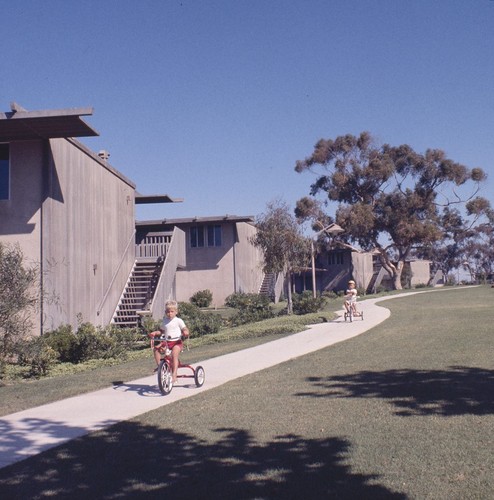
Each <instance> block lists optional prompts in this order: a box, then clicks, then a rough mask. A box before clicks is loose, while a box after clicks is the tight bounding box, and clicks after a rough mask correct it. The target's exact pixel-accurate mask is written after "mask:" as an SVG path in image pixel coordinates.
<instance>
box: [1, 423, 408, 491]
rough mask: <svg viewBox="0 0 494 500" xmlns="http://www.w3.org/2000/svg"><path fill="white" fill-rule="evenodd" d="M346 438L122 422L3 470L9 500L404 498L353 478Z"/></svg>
mask: <svg viewBox="0 0 494 500" xmlns="http://www.w3.org/2000/svg"><path fill="white" fill-rule="evenodd" d="M349 453H350V444H349V442H348V441H346V440H344V439H340V438H335V437H334V438H325V439H304V438H302V437H301V436H297V435H285V436H279V437H277V438H275V439H273V440H271V441H270V442H265V443H258V442H256V441H254V439H253V437H252V436H251V435H250V434H249V433H248V432H246V431H244V430H241V429H233V428H230V429H224V428H223V429H216V430H215V431H214V433H213V439H209V440H208V441H204V440H200V439H197V438H196V437H193V436H191V435H188V434H185V433H179V432H176V431H173V430H171V429H160V428H157V427H154V426H146V425H140V424H139V423H136V422H122V423H120V424H117V425H115V426H114V427H111V428H109V429H108V430H106V431H101V432H99V433H96V434H93V435H91V436H87V437H85V438H81V439H78V440H75V441H71V442H69V443H68V444H66V445H63V446H59V447H58V448H55V449H52V450H50V451H47V452H45V453H43V454H41V455H38V456H36V457H33V458H30V459H28V460H25V461H24V462H21V463H18V464H16V465H12V466H9V467H6V468H4V469H0V493H1V496H2V498H31V499H35V498H44V497H48V496H53V497H55V498H57V499H60V498H70V499H72V500H73V499H78V498H84V499H87V498H108V499H109V498H144V499H145V498H168V499H175V498H185V499H186V498H235V499H247V498H263V499H271V498H283V499H299V498H311V499H319V498H324V499H327V498H335V499H336V498H341V499H350V498H351V499H355V498H366V499H374V498H375V499H405V498H406V496H405V495H404V494H402V493H396V492H393V491H390V490H389V489H387V488H385V487H384V486H382V485H380V484H379V477H378V476H372V475H363V474H354V473H352V471H351V469H350V466H349V465H348V461H349Z"/></svg>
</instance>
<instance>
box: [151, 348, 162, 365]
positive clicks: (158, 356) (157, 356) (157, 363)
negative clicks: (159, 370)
mask: <svg viewBox="0 0 494 500" xmlns="http://www.w3.org/2000/svg"><path fill="white" fill-rule="evenodd" d="M153 354H154V360H155V361H156V366H159V364H160V361H161V354H160V352H159V350H158V349H155V350H154V353H153Z"/></svg>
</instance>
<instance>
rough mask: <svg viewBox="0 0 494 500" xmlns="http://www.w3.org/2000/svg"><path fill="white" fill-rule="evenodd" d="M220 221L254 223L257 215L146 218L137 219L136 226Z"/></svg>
mask: <svg viewBox="0 0 494 500" xmlns="http://www.w3.org/2000/svg"><path fill="white" fill-rule="evenodd" d="M215 222H216V223H220V222H247V223H249V224H254V222H255V217H254V216H253V215H246V216H239V215H218V216H211V217H187V218H181V219H160V220H146V221H137V222H136V226H137V227H139V226H157V225H171V226H180V225H188V224H201V223H215Z"/></svg>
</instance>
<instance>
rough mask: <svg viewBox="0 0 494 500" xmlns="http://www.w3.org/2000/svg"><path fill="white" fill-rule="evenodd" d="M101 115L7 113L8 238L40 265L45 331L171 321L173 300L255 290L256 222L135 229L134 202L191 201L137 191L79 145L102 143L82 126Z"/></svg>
mask: <svg viewBox="0 0 494 500" xmlns="http://www.w3.org/2000/svg"><path fill="white" fill-rule="evenodd" d="M91 114H92V109H90V108H80V109H64V110H47V111H27V110H25V109H23V108H22V107H20V106H19V105H17V104H15V103H14V104H12V105H11V111H10V112H7V113H0V242H2V243H6V244H17V245H19V246H20V248H21V250H22V252H23V254H24V256H25V258H26V260H27V261H28V262H32V263H36V264H37V265H38V266H39V268H40V290H39V293H40V299H41V301H40V304H41V307H40V311H39V312H38V313H36V315H35V316H33V318H32V319H33V324H34V325H35V332H38V333H42V332H44V331H49V330H52V329H54V328H56V327H58V326H60V325H61V324H70V325H72V326H73V327H74V328H76V327H77V325H78V323H79V322H80V321H87V322H90V323H92V324H94V325H98V326H105V325H108V324H109V323H112V322H113V323H118V324H121V325H124V326H133V325H135V324H136V322H137V319H138V317H139V314H141V313H147V314H152V315H153V316H154V317H156V318H159V317H161V316H162V314H163V305H164V301H165V300H166V299H167V298H177V299H179V300H188V298H189V297H190V295H192V294H193V293H194V292H196V291H198V290H200V289H205V288H209V289H211V290H212V291H213V294H214V299H215V301H216V302H218V303H221V301H222V300H224V297H225V296H226V295H228V294H229V293H233V292H234V291H245V292H257V291H258V289H259V284H260V282H261V281H262V273H261V272H260V260H259V259H260V255H259V253H258V252H257V251H256V250H255V249H254V247H253V246H252V245H251V244H250V241H249V237H250V235H251V234H252V232H253V231H254V230H255V228H254V226H253V224H252V222H253V221H252V218H249V217H244V218H242V217H228V216H225V217H223V218H219V217H218V218H212V219H202V220H200V221H196V220H177V221H175V222H176V224H175V223H173V222H171V223H170V222H168V223H166V224H162V225H158V226H159V227H158V228H157V230H156V231H155V232H156V233H158V234H152V233H153V231H152V228H153V227H155V226H156V224H154V225H153V224H149V223H140V224H138V225H137V227H138V233H137V232H136V221H135V206H136V204H139V203H172V202H178V201H182V200H181V199H176V198H175V199H174V198H171V197H169V196H168V195H150V196H144V195H141V194H139V193H138V192H137V191H136V186H135V184H134V183H133V182H132V181H131V180H130V179H128V178H126V177H125V176H124V175H123V174H122V173H120V172H119V171H118V170H116V169H115V168H113V167H112V166H111V165H110V164H109V162H108V154H107V153H106V152H104V151H103V152H101V154H96V153H94V152H92V151H91V150H89V149H88V148H87V147H86V146H84V145H83V144H82V143H81V142H79V141H78V140H77V139H76V138H79V137H88V136H95V135H98V133H97V132H96V131H95V130H94V129H93V128H92V127H90V126H89V125H88V124H87V123H86V122H85V121H84V120H83V119H82V118H81V117H83V116H88V115H91ZM201 228H202V229H201ZM210 228H212V229H210ZM201 230H202V231H205V232H203V233H202V236H201V233H200V231H201ZM210 231H212V233H211V234H210ZM186 234H187V236H186ZM136 236H137V239H136ZM194 238H195V240H194ZM201 238H202V239H201ZM194 241H195V242H196V243H193V242H194ZM205 241H206V242H207V243H204V242H205ZM210 242H213V243H212V244H210ZM177 270H178V271H177Z"/></svg>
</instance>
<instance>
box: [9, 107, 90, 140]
mask: <svg viewBox="0 0 494 500" xmlns="http://www.w3.org/2000/svg"><path fill="white" fill-rule="evenodd" d="M11 108H12V111H11V112H9V113H1V112H0V141H1V142H7V141H25V140H33V139H57V138H67V137H94V136H98V135H99V134H98V132H97V131H96V130H94V129H93V128H92V127H90V126H89V125H88V124H87V123H86V122H84V121H83V120H82V119H81V116H88V115H92V114H93V108H70V109H52V110H45V111H27V110H25V109H24V108H22V107H21V106H19V105H17V104H15V103H12V105H11Z"/></svg>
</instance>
